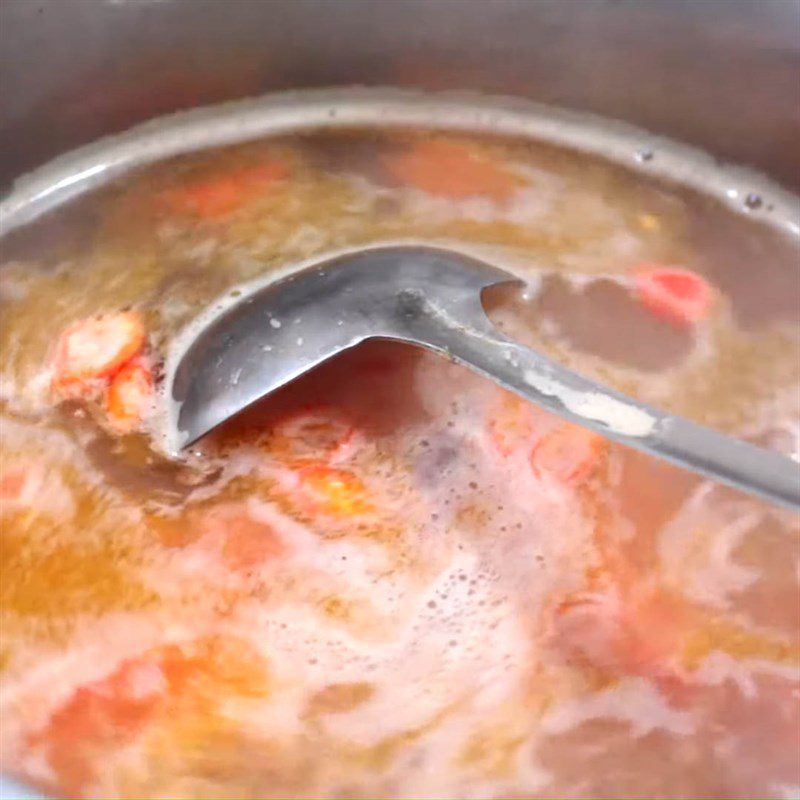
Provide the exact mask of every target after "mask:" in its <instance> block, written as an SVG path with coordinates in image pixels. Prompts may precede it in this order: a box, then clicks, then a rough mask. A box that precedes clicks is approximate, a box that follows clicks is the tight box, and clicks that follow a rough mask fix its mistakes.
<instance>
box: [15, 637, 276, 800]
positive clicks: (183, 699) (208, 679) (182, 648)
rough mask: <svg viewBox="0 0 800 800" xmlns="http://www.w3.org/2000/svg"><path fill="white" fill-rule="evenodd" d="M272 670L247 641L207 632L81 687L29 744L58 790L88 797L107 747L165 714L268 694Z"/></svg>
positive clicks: (130, 738) (206, 710)
mask: <svg viewBox="0 0 800 800" xmlns="http://www.w3.org/2000/svg"><path fill="white" fill-rule="evenodd" d="M269 688H270V684H269V670H268V666H267V663H266V661H265V660H264V658H263V656H262V655H261V654H260V653H259V652H258V651H256V650H255V649H254V648H253V647H252V645H250V643H249V642H247V641H244V640H240V639H237V638H234V637H214V636H211V637H207V638H200V639H196V640H194V641H190V642H185V643H181V644H166V645H163V646H159V647H155V648H153V649H151V650H148V651H147V652H145V653H143V654H141V655H139V656H136V657H135V658H131V659H126V660H125V661H122V662H121V663H120V664H118V666H117V667H116V669H115V670H114V671H113V672H111V674H109V675H108V676H107V677H105V678H102V679H99V680H96V681H92V682H90V683H87V684H85V685H83V686H80V687H78V688H77V689H76V690H75V692H74V693H73V694H72V696H71V697H70V698H69V699H68V700H67V701H66V702H65V703H64V704H62V705H61V706H60V707H59V708H58V709H56V711H55V712H54V713H53V714H52V715H51V717H50V719H49V722H48V724H47V725H46V726H45V727H44V728H43V729H41V730H39V731H37V732H36V733H35V734H33V735H32V736H31V737H30V739H29V742H28V744H29V745H30V746H32V747H42V748H43V750H44V755H45V757H46V758H47V761H48V763H49V765H50V767H51V768H52V770H53V772H54V774H55V775H56V776H57V778H58V788H59V794H65V795H67V796H70V797H76V796H81V797H82V796H85V795H87V794H90V793H91V792H87V785H88V784H90V783H91V781H93V780H96V778H97V775H98V774H99V773H100V772H101V771H102V769H103V762H104V758H105V757H106V756H107V754H113V753H115V752H117V751H118V750H119V749H120V748H121V747H124V746H126V745H128V744H130V743H132V742H134V741H136V740H137V738H138V737H139V736H141V735H142V734H143V733H144V732H145V731H146V729H147V728H148V726H150V725H151V724H157V723H158V722H159V721H160V720H163V719H164V718H165V716H168V717H169V718H176V717H179V716H180V715H181V714H187V713H188V714H189V715H192V714H196V713H197V712H200V713H201V714H202V716H205V717H209V716H210V715H211V714H213V713H214V710H215V708H217V707H219V706H220V705H222V704H223V703H224V702H225V701H226V700H227V699H228V698H229V697H231V696H232V695H233V696H234V697H235V696H239V697H256V696H263V695H264V694H266V693H267V692H268V691H269Z"/></svg>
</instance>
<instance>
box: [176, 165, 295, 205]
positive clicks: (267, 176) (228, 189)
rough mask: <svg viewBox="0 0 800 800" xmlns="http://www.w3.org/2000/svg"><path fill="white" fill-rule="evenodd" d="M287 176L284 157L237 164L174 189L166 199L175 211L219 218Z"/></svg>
mask: <svg viewBox="0 0 800 800" xmlns="http://www.w3.org/2000/svg"><path fill="white" fill-rule="evenodd" d="M285 176H286V165H285V164H284V163H283V162H282V161H277V160H276V161H267V162H266V163H263V164H257V165H255V166H245V167H237V168H236V169H234V170H231V171H230V172H225V173H223V174H221V175H218V176H216V177H213V178H207V179H200V180H195V181H191V182H189V183H187V184H186V185H184V186H181V187H178V188H176V189H172V190H170V191H168V192H167V193H166V194H165V199H166V202H167V204H168V205H169V207H170V208H171V209H172V210H173V211H177V212H178V213H181V214H189V215H191V216H195V217H200V218H201V219H216V218H217V217H223V216H225V215H227V214H230V213H231V212H233V211H236V210H237V209H238V208H241V207H242V206H243V205H244V204H245V203H247V202H249V201H250V200H252V199H254V198H255V197H256V196H257V195H258V194H259V192H261V191H263V190H264V189H265V188H267V187H268V186H270V185H272V184H273V183H276V182H277V181H279V180H281V179H283V178H284V177H285Z"/></svg>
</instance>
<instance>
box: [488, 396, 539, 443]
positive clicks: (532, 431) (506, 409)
mask: <svg viewBox="0 0 800 800" xmlns="http://www.w3.org/2000/svg"><path fill="white" fill-rule="evenodd" d="M547 427H548V421H547V419H546V417H545V416H544V415H541V416H540V417H539V418H537V416H536V414H535V412H534V410H533V408H532V407H531V405H530V403H527V402H526V401H525V400H523V399H522V398H521V397H517V395H514V394H511V393H510V392H503V395H502V397H501V399H500V402H499V403H497V404H496V405H495V406H494V407H493V408H492V410H491V411H490V415H489V420H488V423H487V429H488V433H489V438H490V440H491V443H492V445H493V446H494V448H495V450H497V452H498V453H499V454H500V455H501V456H503V457H504V458H507V457H508V456H510V455H511V454H512V453H514V452H516V451H518V450H520V449H521V448H524V449H525V450H526V451H527V450H528V448H529V447H531V446H532V445H533V444H535V442H536V441H537V440H538V439H540V438H541V436H542V435H543V433H544V432H545V431H546V429H547Z"/></svg>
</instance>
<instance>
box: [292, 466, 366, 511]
mask: <svg viewBox="0 0 800 800" xmlns="http://www.w3.org/2000/svg"><path fill="white" fill-rule="evenodd" d="M299 474H300V486H301V490H302V492H303V494H304V496H305V498H306V499H307V500H308V502H309V505H311V506H312V507H313V508H314V510H317V511H323V512H325V513H328V514H332V515H334V516H341V517H349V516H353V515H357V514H365V513H367V512H368V511H370V510H371V509H372V505H371V503H370V502H369V500H368V496H367V489H366V487H365V486H364V483H363V482H362V481H361V479H360V478H359V477H358V476H357V475H354V474H353V473H352V472H348V471H347V470H343V469H336V468H334V467H326V466H313V467H304V468H303V469H301V470H300V473H299Z"/></svg>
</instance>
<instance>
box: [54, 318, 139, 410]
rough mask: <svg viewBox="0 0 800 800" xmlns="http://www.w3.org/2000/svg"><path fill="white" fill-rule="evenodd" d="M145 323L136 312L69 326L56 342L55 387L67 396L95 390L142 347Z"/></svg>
mask: <svg viewBox="0 0 800 800" xmlns="http://www.w3.org/2000/svg"><path fill="white" fill-rule="evenodd" d="M144 340H145V331H144V322H143V321H142V317H141V314H139V312H138V311H118V312H115V313H111V314H104V315H102V316H99V317H92V318H91V319H84V320H81V321H80V322H76V323H75V324H74V325H70V326H69V327H68V328H67V329H66V330H65V331H64V332H63V333H62V334H61V337H60V338H59V340H58V344H57V346H56V354H55V377H54V383H55V386H56V387H57V388H58V389H59V390H60V391H61V392H62V393H63V394H66V395H74V394H83V393H87V392H89V391H90V390H91V389H93V388H96V385H97V384H95V383H93V382H94V381H97V379H103V378H108V377H109V376H111V375H113V374H114V373H115V372H117V370H119V369H120V368H121V367H122V366H123V364H125V363H126V362H127V361H130V359H131V358H133V357H134V356H135V355H136V354H137V353H138V352H139V351H140V350H141V349H142V347H143V346H144Z"/></svg>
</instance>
